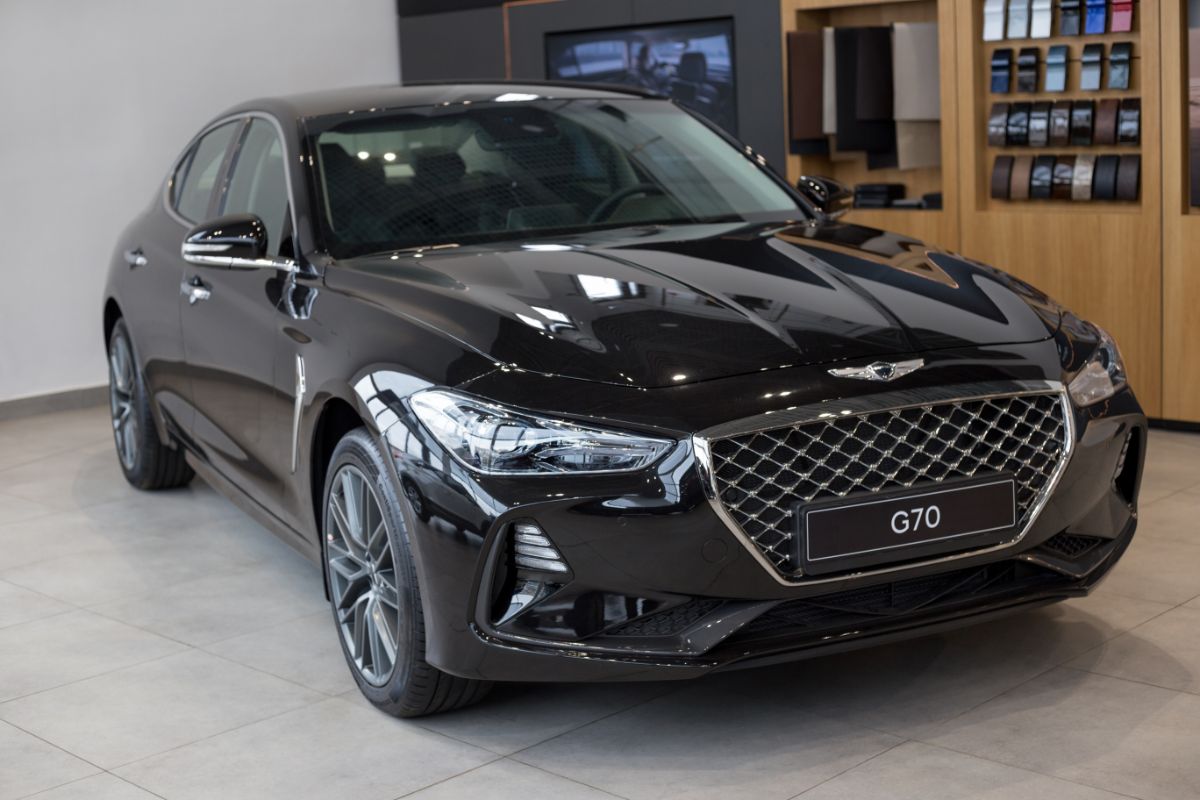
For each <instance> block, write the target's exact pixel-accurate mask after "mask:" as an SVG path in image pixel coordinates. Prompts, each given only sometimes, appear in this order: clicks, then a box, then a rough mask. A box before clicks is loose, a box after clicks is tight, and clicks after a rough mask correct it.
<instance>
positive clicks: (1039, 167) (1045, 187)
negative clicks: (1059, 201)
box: [1029, 156, 1058, 200]
mask: <svg viewBox="0 0 1200 800" xmlns="http://www.w3.org/2000/svg"><path fill="white" fill-rule="evenodd" d="M1056 163H1058V159H1056V158H1055V157H1054V156H1038V157H1037V158H1035V159H1034V160H1033V174H1032V175H1031V176H1030V180H1029V197H1030V198H1031V199H1033V200H1049V199H1050V194H1051V191H1052V190H1053V187H1054V165H1055V164H1056Z"/></svg>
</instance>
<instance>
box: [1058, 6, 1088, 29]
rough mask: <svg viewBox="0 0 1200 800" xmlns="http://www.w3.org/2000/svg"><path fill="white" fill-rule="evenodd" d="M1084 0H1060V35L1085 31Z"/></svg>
mask: <svg viewBox="0 0 1200 800" xmlns="http://www.w3.org/2000/svg"><path fill="white" fill-rule="evenodd" d="M1082 7H1083V0H1058V35H1059V36H1078V35H1079V34H1081V33H1083V8H1082Z"/></svg>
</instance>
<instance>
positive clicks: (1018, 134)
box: [1008, 103, 1031, 147]
mask: <svg viewBox="0 0 1200 800" xmlns="http://www.w3.org/2000/svg"><path fill="white" fill-rule="evenodd" d="M1030 109H1031V106H1030V105H1029V103H1013V104H1012V105H1010V106H1009V108H1008V143H1009V144H1010V145H1014V146H1016V147H1024V146H1025V145H1027V144H1029V111H1030Z"/></svg>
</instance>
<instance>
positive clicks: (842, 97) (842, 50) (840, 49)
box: [833, 28, 896, 161]
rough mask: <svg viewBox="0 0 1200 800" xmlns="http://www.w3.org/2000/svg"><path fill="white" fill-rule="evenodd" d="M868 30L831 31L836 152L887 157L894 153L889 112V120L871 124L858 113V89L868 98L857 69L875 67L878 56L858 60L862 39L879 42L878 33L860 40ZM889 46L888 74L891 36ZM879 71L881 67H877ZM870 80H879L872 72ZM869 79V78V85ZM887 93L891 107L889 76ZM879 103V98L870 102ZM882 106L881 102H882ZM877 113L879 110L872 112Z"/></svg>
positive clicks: (894, 137) (893, 125)
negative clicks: (865, 63)
mask: <svg viewBox="0 0 1200 800" xmlns="http://www.w3.org/2000/svg"><path fill="white" fill-rule="evenodd" d="M865 30H870V29H866V28H835V29H834V32H833V33H834V52H835V55H836V62H835V69H836V71H837V137H838V149H839V150H842V151H852V150H862V151H865V152H866V153H867V154H868V155H871V154H886V155H891V156H892V159H891V160H892V161H894V160H895V159H894V154H895V152H896V123H895V122H894V121H892V119H891V118H890V112H891V109H890V108H889V109H888V112H889V117H888V119H886V120H871V119H866V118H864V117H863V116H862V115H861V114H860V113H859V108H858V98H859V88H860V86H863V88H864V89H866V91H864V92H863V94H864V95H871V91H870V89H869V87H866V86H864V81H862V80H860V75H859V71H858V66H859V63H860V62H867V63H868V64H870V63H872V62H876V63H875V66H876V67H878V66H879V65H878V63H877V61H878V55H879V54H878V53H870V52H869V51H868V52H867V53H865V54H863V55H865V56H868V57H867V58H860V57H859V56H860V52H859V49H860V42H861V41H862V40H863V39H867V40H874V41H877V40H878V39H879V38H880V34H879V33H872V34H870V35H867V36H863V31H865ZM877 30H878V31H882V32H884V33H887V34H890V29H889V28H880V29H877ZM884 38H886V39H887V41H888V42H889V46H888V50H887V52H888V54H889V56H888V58H887V67H886V69H887V71H888V72H890V71H891V66H892V60H891V56H890V53H891V46H890V41H891V40H890V36H886V37H884ZM880 69H882V67H880ZM868 75H869V76H873V77H874V79H875V80H878V79H879V76H878V73H877V72H875V71H874V70H873V69H872V71H870V72H868ZM869 80H870V78H868V82H869ZM884 91H886V93H887V103H888V105H889V106H890V105H891V102H890V101H891V94H892V76H891V75H890V74H889V75H887V84H886V88H885V89H884ZM871 99H874V100H880V98H877V97H876V98H871ZM881 102H882V101H881ZM875 110H876V111H878V110H879V109H875Z"/></svg>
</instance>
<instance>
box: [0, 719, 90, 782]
mask: <svg viewBox="0 0 1200 800" xmlns="http://www.w3.org/2000/svg"><path fill="white" fill-rule="evenodd" d="M99 771H100V770H99V769H98V768H97V767H95V766H93V765H92V764H89V763H87V762H86V761H82V760H80V759H78V758H76V757H75V756H73V755H71V754H70V753H66V752H63V751H62V750H60V749H58V748H57V747H55V746H54V745H52V744H47V743H46V742H44V741H42V740H41V739H39V738H37V737H36V736H30V735H29V734H28V733H25V732H24V731H22V730H18V729H17V728H14V727H13V726H12V725H9V724H7V723H4V722H0V800H15V799H16V798H18V797H25V796H27V795H31V794H33V793H34V792H40V791H42V790H43V789H49V788H50V787H52V786H58V785H59V784H62V783H66V782H68V781H73V780H76V779H78V778H82V777H83V776H85V775H92V774H94V773H97V772H99Z"/></svg>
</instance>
